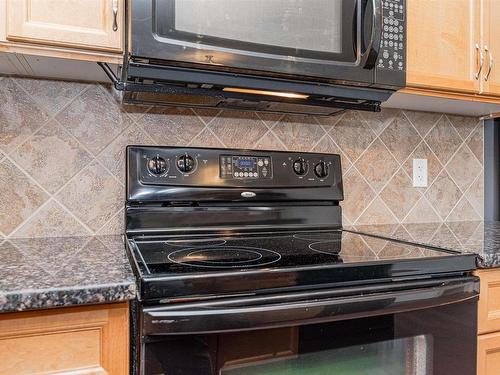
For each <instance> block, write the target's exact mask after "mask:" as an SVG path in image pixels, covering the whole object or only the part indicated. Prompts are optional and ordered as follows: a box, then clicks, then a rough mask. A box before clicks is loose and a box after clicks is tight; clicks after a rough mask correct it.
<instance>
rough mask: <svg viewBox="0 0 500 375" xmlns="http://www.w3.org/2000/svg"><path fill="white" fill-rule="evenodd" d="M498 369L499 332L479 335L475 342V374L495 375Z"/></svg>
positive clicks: (499, 357)
mask: <svg viewBox="0 0 500 375" xmlns="http://www.w3.org/2000/svg"><path fill="white" fill-rule="evenodd" d="M499 369H500V332H496V333H491V334H488V335H481V336H479V337H478V340H477V374H478V375H497V374H498V372H499Z"/></svg>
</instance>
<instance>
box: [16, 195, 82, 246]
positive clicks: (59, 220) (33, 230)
mask: <svg viewBox="0 0 500 375" xmlns="http://www.w3.org/2000/svg"><path fill="white" fill-rule="evenodd" d="M54 233H57V236H58V237H72V236H88V235H90V234H91V232H90V231H89V230H88V229H86V228H85V227H84V226H83V225H82V224H80V223H79V222H78V221H77V220H75V218H74V217H73V216H71V215H70V214H69V213H68V212H67V211H66V210H64V209H63V208H62V206H61V205H60V204H59V203H57V202H56V201H55V200H53V199H51V200H50V201H49V202H48V203H47V204H45V205H44V206H43V207H42V208H41V209H40V210H38V212H36V213H35V215H33V216H32V217H31V218H30V219H29V220H27V221H26V222H25V223H24V224H23V225H22V226H21V227H20V228H19V229H18V230H16V231H15V232H14V233H12V237H24V238H26V237H29V238H31V237H51V236H54Z"/></svg>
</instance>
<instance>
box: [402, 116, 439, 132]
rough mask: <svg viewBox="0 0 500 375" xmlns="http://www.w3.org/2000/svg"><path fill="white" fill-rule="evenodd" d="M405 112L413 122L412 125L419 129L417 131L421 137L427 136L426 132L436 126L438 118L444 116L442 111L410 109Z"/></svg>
mask: <svg viewBox="0 0 500 375" xmlns="http://www.w3.org/2000/svg"><path fill="white" fill-rule="evenodd" d="M403 114H404V115H405V116H406V118H407V119H408V120H409V121H410V122H411V123H412V125H413V126H414V127H415V129H417V132H418V133H419V134H420V136H421V137H425V136H426V134H427V133H428V132H429V131H430V130H431V129H432V128H433V127H434V125H435V124H436V123H437V122H438V120H439V119H440V118H441V117H442V116H443V115H442V114H440V113H434V112H420V111H409V110H404V111H403Z"/></svg>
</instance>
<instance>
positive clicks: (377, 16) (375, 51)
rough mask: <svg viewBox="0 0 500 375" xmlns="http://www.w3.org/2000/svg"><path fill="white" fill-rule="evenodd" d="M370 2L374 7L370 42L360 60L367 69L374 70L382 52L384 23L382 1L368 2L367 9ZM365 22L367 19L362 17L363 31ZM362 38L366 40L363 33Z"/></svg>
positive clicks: (373, 0)
mask: <svg viewBox="0 0 500 375" xmlns="http://www.w3.org/2000/svg"><path fill="white" fill-rule="evenodd" d="M370 1H371V3H372V7H373V15H372V27H371V35H370V41H369V42H368V45H367V46H366V50H365V51H362V52H361V58H360V63H361V66H363V67H364V68H365V69H372V68H373V67H374V66H375V63H376V62H377V59H378V55H379V51H380V40H381V38H382V28H383V23H384V20H383V15H382V0H367V1H366V5H365V7H368V4H369V2H370ZM365 11H366V9H365ZM365 22H366V17H362V21H361V29H362V30H364V29H365ZM361 38H364V33H363V31H362V36H361ZM361 45H362V43H361Z"/></svg>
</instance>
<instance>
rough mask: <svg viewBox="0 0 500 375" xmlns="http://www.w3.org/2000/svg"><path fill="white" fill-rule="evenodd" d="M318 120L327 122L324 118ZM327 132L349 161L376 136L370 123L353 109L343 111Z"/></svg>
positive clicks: (359, 153)
mask: <svg viewBox="0 0 500 375" xmlns="http://www.w3.org/2000/svg"><path fill="white" fill-rule="evenodd" d="M318 119H319V118H318ZM320 121H321V122H322V123H324V122H326V123H327V121H328V120H327V119H326V118H325V119H322V120H321V119H320ZM328 134H329V135H330V137H332V139H333V140H334V141H335V143H336V144H337V145H339V147H340V148H341V150H342V151H343V152H344V153H345V154H346V156H347V157H348V158H349V160H350V161H351V162H355V161H356V160H357V159H358V158H359V157H360V156H361V154H362V153H363V152H364V151H365V150H366V149H367V148H368V146H369V145H370V144H371V143H372V142H373V140H374V139H375V137H376V135H375V133H374V132H373V130H372V129H371V128H370V125H368V124H367V123H366V121H363V119H362V118H361V117H360V115H359V114H358V113H357V112H354V111H350V112H347V113H345V114H344V115H343V116H342V118H341V119H340V120H339V121H338V122H337V123H335V125H333V126H332V127H331V129H330V130H329V131H328Z"/></svg>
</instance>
